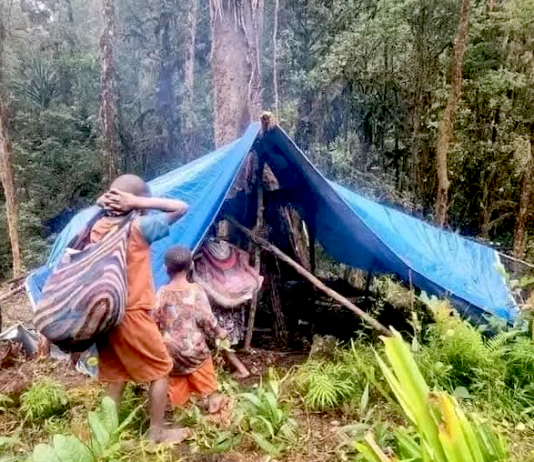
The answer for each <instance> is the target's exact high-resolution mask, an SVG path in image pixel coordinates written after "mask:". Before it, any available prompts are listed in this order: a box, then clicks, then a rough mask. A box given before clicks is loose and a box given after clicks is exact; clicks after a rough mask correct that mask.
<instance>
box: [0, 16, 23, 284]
mask: <svg viewBox="0 0 534 462" xmlns="http://www.w3.org/2000/svg"><path fill="white" fill-rule="evenodd" d="M4 38H5V29H4V26H3V24H2V21H1V18H0V179H1V181H2V186H3V188H4V195H5V198H6V216H7V227H8V231H9V240H10V243H11V256H12V261H13V275H14V276H15V277H16V276H18V275H19V274H20V271H21V257H20V240H19V212H18V204H17V190H16V186H15V174H14V171H13V153H12V150H11V143H10V142H9V135H8V133H7V123H6V122H7V116H6V107H5V102H4V98H5V94H3V92H2V83H1V80H2V75H1V73H2V51H3V44H4Z"/></svg>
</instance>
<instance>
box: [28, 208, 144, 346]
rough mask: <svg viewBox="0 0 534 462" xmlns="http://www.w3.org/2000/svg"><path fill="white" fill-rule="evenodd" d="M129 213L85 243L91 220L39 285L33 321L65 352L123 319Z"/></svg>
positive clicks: (92, 341)
mask: <svg viewBox="0 0 534 462" xmlns="http://www.w3.org/2000/svg"><path fill="white" fill-rule="evenodd" d="M134 215H136V214H130V215H128V216H127V217H126V218H125V219H124V220H123V221H122V222H121V223H120V224H119V225H118V227H117V230H116V231H113V232H110V233H109V234H108V235H106V236H105V237H104V238H103V239H102V240H101V241H100V242H97V243H96V244H87V242H88V241H89V235H90V232H91V229H92V227H93V225H94V223H95V222H96V221H97V220H98V219H99V218H101V217H102V214H97V216H96V217H95V218H94V219H93V220H91V223H89V224H88V226H87V227H86V229H84V231H83V232H82V233H80V234H79V235H78V236H77V237H76V238H74V239H73V241H72V242H71V244H70V245H69V246H68V247H67V249H66V251H65V254H64V256H63V258H62V259H61V261H60V262H59V263H58V265H57V266H56V268H54V270H53V272H52V274H51V275H50V277H49V278H48V280H47V281H46V284H45V286H44V288H43V293H42V298H41V300H40V302H39V304H38V305H37V307H36V310H35V318H34V323H35V327H36V328H37V329H38V330H39V331H40V332H41V334H43V335H44V336H45V337H46V338H47V339H48V340H49V341H50V342H52V343H54V344H55V345H57V346H58V347H59V348H60V349H62V350H63V351H65V352H79V351H84V350H86V349H87V348H89V347H90V346H91V344H93V343H94V341H95V340H96V338H97V337H98V336H99V335H102V334H104V333H106V332H107V331H108V330H109V329H111V328H112V327H113V326H116V325H117V324H119V323H120V322H121V321H122V318H123V316H124V310H125V307H126V301H127V279H126V249H127V244H128V237H129V234H130V229H131V226H132V221H133V218H134Z"/></svg>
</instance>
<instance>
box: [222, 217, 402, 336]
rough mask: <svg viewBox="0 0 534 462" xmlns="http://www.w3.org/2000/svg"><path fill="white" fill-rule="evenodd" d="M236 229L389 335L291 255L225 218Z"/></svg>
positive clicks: (374, 320)
mask: <svg viewBox="0 0 534 462" xmlns="http://www.w3.org/2000/svg"><path fill="white" fill-rule="evenodd" d="M227 219H228V220H229V221H230V222H231V223H232V224H233V225H234V226H235V227H236V228H237V229H239V230H240V231H242V232H243V233H245V235H247V236H248V237H249V238H250V239H251V240H252V241H253V242H255V243H256V244H258V246H261V247H263V248H264V249H265V250H267V251H268V252H271V253H273V254H274V255H276V256H277V257H278V258H279V259H280V260H282V261H284V262H286V263H287V264H288V265H289V266H291V267H292V268H293V269H295V271H297V273H299V274H300V275H301V276H303V277H304V278H306V279H307V280H308V281H310V282H311V283H312V284H313V285H314V286H315V287H317V288H318V289H319V290H321V291H322V292H324V293H325V294H327V295H328V296H330V297H332V298H333V299H334V300H336V301H337V302H339V303H341V304H342V305H343V306H344V307H345V308H348V309H349V310H351V311H352V312H354V313H355V314H356V315H357V316H359V317H360V318H362V319H363V320H364V321H365V322H366V323H367V325H368V326H369V327H371V328H372V329H374V330H376V331H377V332H378V333H379V334H381V335H385V336H387V337H391V335H392V334H391V331H390V330H389V329H387V328H386V327H385V326H383V325H382V324H380V323H379V322H378V321H377V320H376V319H375V318H373V317H372V316H369V315H368V314H367V313H366V312H365V311H363V310H362V309H360V308H358V307H357V306H356V305H354V303H352V302H351V301H349V300H348V299H346V298H345V297H343V295H341V294H339V293H338V292H336V291H335V290H332V289H330V287H327V286H326V285H325V284H324V283H323V282H322V281H320V280H319V279H317V278H316V277H315V276H314V275H313V274H311V273H310V272H309V271H308V270H307V269H306V268H304V267H302V266H301V265H299V264H298V263H297V262H296V261H295V260H293V259H292V258H291V257H289V256H288V255H286V254H285V253H284V252H282V251H281V250H280V249H279V248H278V247H276V246H274V245H272V244H271V243H270V242H268V241H266V240H265V239H263V238H262V237H260V236H258V235H257V234H256V233H255V232H251V231H250V230H249V229H247V228H246V227H244V226H243V225H242V224H241V223H239V222H237V221H236V220H235V219H234V218H232V217H228V218H227Z"/></svg>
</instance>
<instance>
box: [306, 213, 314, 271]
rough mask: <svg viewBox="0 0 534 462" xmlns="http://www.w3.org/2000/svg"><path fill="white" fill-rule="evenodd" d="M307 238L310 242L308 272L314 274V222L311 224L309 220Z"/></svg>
mask: <svg viewBox="0 0 534 462" xmlns="http://www.w3.org/2000/svg"><path fill="white" fill-rule="evenodd" d="M306 224H308V223H306ZM308 237H309V242H310V271H311V273H312V274H315V266H316V265H315V220H314V221H313V222H312V221H311V220H310V222H309V224H308Z"/></svg>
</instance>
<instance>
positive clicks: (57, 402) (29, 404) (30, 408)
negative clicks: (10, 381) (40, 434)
mask: <svg viewBox="0 0 534 462" xmlns="http://www.w3.org/2000/svg"><path fill="white" fill-rule="evenodd" d="M67 406H68V399H67V395H66V393H65V390H64V388H63V386H62V385H61V384H60V383H58V382H54V381H51V380H43V381H40V382H35V383H34V384H33V385H32V387H31V388H30V389H29V390H28V391H26V392H25V393H23V394H22V396H21V406H20V407H21V411H22V413H23V415H24V417H25V418H26V419H28V420H36V421H42V420H44V419H47V418H49V417H52V416H56V415H61V414H63V412H65V411H66V409H67Z"/></svg>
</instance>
